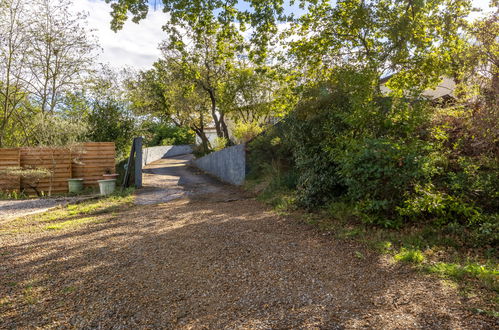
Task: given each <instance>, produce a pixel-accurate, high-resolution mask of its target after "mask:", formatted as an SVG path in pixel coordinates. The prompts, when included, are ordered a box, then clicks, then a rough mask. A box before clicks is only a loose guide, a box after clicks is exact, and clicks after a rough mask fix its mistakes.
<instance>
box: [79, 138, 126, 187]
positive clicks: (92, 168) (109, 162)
mask: <svg viewBox="0 0 499 330" xmlns="http://www.w3.org/2000/svg"><path fill="white" fill-rule="evenodd" d="M115 157H116V151H115V145H114V142H87V143H83V144H82V146H81V150H78V151H75V154H74V155H73V165H72V172H73V173H72V175H73V178H83V183H84V186H85V187H96V186H98V183H97V180H102V175H103V174H105V173H110V174H114V173H116V165H115Z"/></svg>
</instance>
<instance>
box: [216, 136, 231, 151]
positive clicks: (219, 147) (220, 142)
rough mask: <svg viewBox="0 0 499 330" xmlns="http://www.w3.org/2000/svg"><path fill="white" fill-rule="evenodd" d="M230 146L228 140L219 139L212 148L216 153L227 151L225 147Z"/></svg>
mask: <svg viewBox="0 0 499 330" xmlns="http://www.w3.org/2000/svg"><path fill="white" fill-rule="evenodd" d="M228 144H229V140H228V139H226V138H222V137H217V138H215V140H214V141H213V143H212V148H213V150H214V151H220V150H222V149H225V147H227V145H228Z"/></svg>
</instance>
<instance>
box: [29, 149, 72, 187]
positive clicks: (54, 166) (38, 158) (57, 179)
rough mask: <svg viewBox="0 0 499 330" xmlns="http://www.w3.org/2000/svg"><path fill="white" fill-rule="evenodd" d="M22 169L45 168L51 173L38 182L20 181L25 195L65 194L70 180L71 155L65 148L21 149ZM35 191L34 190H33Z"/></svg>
mask: <svg viewBox="0 0 499 330" xmlns="http://www.w3.org/2000/svg"><path fill="white" fill-rule="evenodd" d="M20 152H21V166H22V167H23V168H45V169H47V170H49V171H51V172H52V175H51V176H50V177H48V178H43V179H41V180H40V181H38V182H33V181H32V180H25V179H21V187H22V188H23V189H24V190H25V192H26V193H27V194H31V195H32V194H34V193H36V190H37V191H38V192H44V193H46V194H47V193H48V192H49V191H51V193H53V194H54V193H55V194H58V193H66V192H68V179H70V178H71V153H70V151H69V150H68V149H65V148H21V149H20ZM35 189H36V190H35Z"/></svg>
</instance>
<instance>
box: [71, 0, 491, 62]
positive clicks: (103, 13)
mask: <svg viewBox="0 0 499 330" xmlns="http://www.w3.org/2000/svg"><path fill="white" fill-rule="evenodd" d="M73 1H74V8H75V11H77V12H85V13H87V14H88V18H87V20H88V27H89V28H90V29H92V30H94V31H93V34H94V35H95V36H96V37H97V39H98V42H99V44H100V46H101V48H102V52H101V54H100V58H99V60H100V62H102V63H105V64H109V65H110V66H112V67H115V68H121V67H125V66H128V67H132V68H134V69H138V70H143V69H148V68H150V67H151V65H152V63H154V62H155V61H156V60H157V59H158V57H159V56H160V55H161V53H160V51H159V50H158V45H159V43H160V42H161V41H162V40H164V39H165V38H166V35H165V32H164V31H163V30H162V29H161V27H162V26H163V25H164V24H165V23H166V21H167V18H168V16H167V14H165V13H163V12H162V11H161V10H157V11H154V10H150V11H149V15H148V16H147V18H146V19H144V20H142V21H141V22H140V23H139V24H135V23H133V22H131V21H128V22H126V23H125V26H124V28H123V29H122V30H121V31H118V32H113V31H112V30H111V29H110V21H111V16H110V15H109V12H110V11H111V9H110V5H109V4H106V3H105V2H104V0H73ZM158 2H159V1H158ZM472 2H473V5H474V6H475V7H478V8H482V9H487V8H488V3H489V0H472ZM473 16H477V15H473Z"/></svg>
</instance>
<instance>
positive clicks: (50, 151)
mask: <svg viewBox="0 0 499 330" xmlns="http://www.w3.org/2000/svg"><path fill="white" fill-rule="evenodd" d="M115 156H116V152H115V145H114V142H88V143H82V144H79V145H77V146H76V147H73V148H71V149H68V148H12V149H0V169H2V168H8V167H22V168H25V169H29V168H45V169H47V170H49V171H50V172H52V175H51V176H50V177H48V178H43V179H41V180H38V181H37V182H34V181H33V180H29V179H20V178H19V177H18V176H17V177H16V176H14V177H13V176H10V177H7V176H6V175H0V190H2V191H14V190H15V191H19V190H21V189H23V190H25V192H26V193H27V194H29V195H34V194H35V193H36V192H37V191H38V192H40V193H41V192H44V193H46V194H47V193H48V192H49V191H51V193H54V194H59V193H67V192H68V182H67V180H68V179H70V178H83V179H84V185H85V186H86V187H96V186H98V183H97V180H101V179H102V178H103V177H102V175H103V174H105V173H111V174H114V173H116V167H115Z"/></svg>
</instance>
